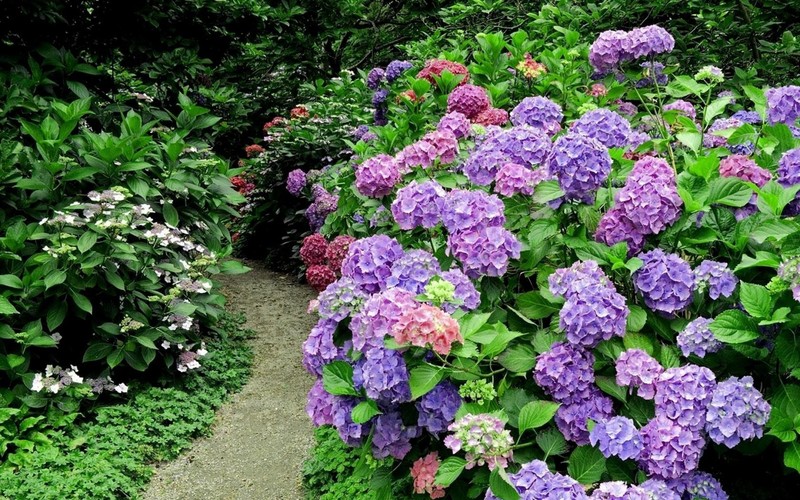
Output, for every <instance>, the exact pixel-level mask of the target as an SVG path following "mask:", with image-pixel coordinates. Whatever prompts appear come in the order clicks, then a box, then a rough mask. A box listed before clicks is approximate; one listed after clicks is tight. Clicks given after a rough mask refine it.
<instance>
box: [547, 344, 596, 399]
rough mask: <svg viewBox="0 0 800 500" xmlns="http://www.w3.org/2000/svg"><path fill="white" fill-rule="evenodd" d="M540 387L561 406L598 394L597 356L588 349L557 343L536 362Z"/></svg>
mask: <svg viewBox="0 0 800 500" xmlns="http://www.w3.org/2000/svg"><path fill="white" fill-rule="evenodd" d="M533 377H534V379H535V380H536V383H537V384H538V385H539V387H541V388H542V389H544V391H545V392H546V393H547V394H549V395H550V396H551V397H552V398H553V399H555V400H556V401H558V402H559V403H567V404H568V403H577V402H580V401H584V400H586V399H589V398H590V397H591V395H592V394H593V392H594V385H593V384H594V355H593V354H592V352H591V351H589V350H588V349H584V348H582V347H580V346H575V345H572V344H569V343H566V342H556V343H555V344H553V346H552V347H551V348H550V350H549V351H546V352H543V353H542V354H540V355H539V356H537V358H536V367H535V368H534V371H533Z"/></svg>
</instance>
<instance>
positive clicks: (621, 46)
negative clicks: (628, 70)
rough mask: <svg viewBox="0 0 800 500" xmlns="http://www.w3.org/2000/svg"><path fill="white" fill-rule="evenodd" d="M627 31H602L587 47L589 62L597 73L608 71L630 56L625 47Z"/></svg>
mask: <svg viewBox="0 0 800 500" xmlns="http://www.w3.org/2000/svg"><path fill="white" fill-rule="evenodd" d="M627 38H628V33H627V32H625V31H621V30H611V31H604V32H602V33H600V35H599V36H598V37H597V39H595V41H594V42H593V43H592V46H591V47H589V62H590V63H591V65H592V67H593V68H594V69H595V71H597V72H598V73H606V74H607V73H609V72H611V71H613V70H615V69H616V68H618V67H619V65H620V64H621V63H622V62H623V61H625V60H628V59H630V58H631V55H630V53H629V51H628V50H627V49H626V45H627Z"/></svg>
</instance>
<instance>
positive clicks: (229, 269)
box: [219, 259, 251, 274]
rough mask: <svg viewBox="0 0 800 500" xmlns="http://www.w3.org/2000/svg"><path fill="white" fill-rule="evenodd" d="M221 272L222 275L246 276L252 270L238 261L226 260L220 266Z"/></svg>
mask: <svg viewBox="0 0 800 500" xmlns="http://www.w3.org/2000/svg"><path fill="white" fill-rule="evenodd" d="M219 270H220V272H221V273H222V274H244V273H247V272H249V271H250V270H251V269H250V268H249V267H247V266H245V265H244V264H242V263H241V262H239V261H238V260H233V259H231V260H226V261H225V262H223V263H222V264H221V265H220V266H219Z"/></svg>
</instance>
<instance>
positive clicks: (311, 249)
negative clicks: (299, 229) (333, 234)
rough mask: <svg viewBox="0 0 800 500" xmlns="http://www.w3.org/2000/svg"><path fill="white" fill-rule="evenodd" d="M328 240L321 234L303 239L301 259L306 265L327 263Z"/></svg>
mask: <svg viewBox="0 0 800 500" xmlns="http://www.w3.org/2000/svg"><path fill="white" fill-rule="evenodd" d="M327 251H328V240H326V239H325V237H324V236H322V235H321V234H318V233H317V234H312V235H309V236H306V237H305V238H304V239H303V243H302V244H301V245H300V259H302V260H303V264H305V265H306V266H315V265H320V264H325V254H326V252H327Z"/></svg>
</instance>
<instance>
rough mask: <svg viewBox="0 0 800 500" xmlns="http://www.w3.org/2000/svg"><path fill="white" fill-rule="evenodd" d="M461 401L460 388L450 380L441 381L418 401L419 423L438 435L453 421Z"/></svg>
mask: <svg viewBox="0 0 800 500" xmlns="http://www.w3.org/2000/svg"><path fill="white" fill-rule="evenodd" d="M461 403H462V401H461V396H459V394H458V388H457V387H456V386H455V385H453V384H452V383H451V382H449V381H444V382H440V383H439V384H438V385H437V386H436V387H434V388H433V389H432V390H431V392H429V393H427V394H425V395H424V396H422V397H421V398H420V399H419V401H417V404H416V407H417V412H419V418H418V419H417V425H418V426H420V427H424V428H425V429H427V431H428V432H430V433H431V434H437V435H438V434H439V433H442V432H444V431H446V430H447V427H448V426H449V425H450V424H452V423H453V419H454V418H455V416H456V412H457V411H458V409H459V408H460V407H461Z"/></svg>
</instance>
